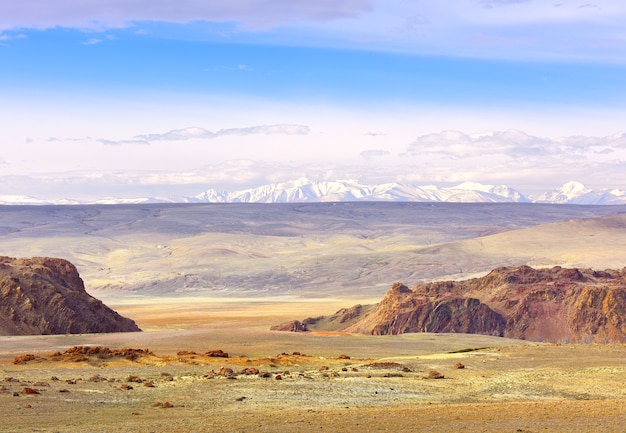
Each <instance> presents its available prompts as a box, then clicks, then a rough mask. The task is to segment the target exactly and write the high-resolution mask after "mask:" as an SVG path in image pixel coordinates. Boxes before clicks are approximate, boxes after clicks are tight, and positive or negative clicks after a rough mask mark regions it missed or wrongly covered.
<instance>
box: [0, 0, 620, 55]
mask: <svg viewBox="0 0 626 433" xmlns="http://www.w3.org/2000/svg"><path fill="white" fill-rule="evenodd" d="M625 20H626V2H618V1H614V0H595V1H593V2H582V1H581V2H572V1H570V2H547V1H546V2H538V1H529V0H482V1H480V0H455V2H454V7H453V8H451V7H450V3H449V2H437V1H428V2H424V1H414V2H407V1H405V0H317V1H308V0H273V1H263V0H231V1H228V2H224V1H217V0H179V1H176V2H172V1H170V0H106V1H105V0H64V1H47V2H42V1H40V0H20V1H19V2H18V1H11V2H9V1H5V2H0V32H2V31H10V32H19V31H21V30H23V29H38V30H46V29H55V28H74V29H81V30H85V31H89V32H97V31H106V30H110V29H120V28H125V27H132V28H133V29H134V30H135V31H136V32H144V34H148V33H150V31H146V29H145V28H143V27H142V26H143V25H144V24H150V23H151V24H155V23H157V24H158V23H170V24H172V23H173V24H176V25H181V26H185V25H187V24H193V25H194V26H202V25H204V27H201V28H202V30H201V31H200V32H198V33H197V34H195V35H196V36H195V37H198V34H203V35H212V36H213V39H215V37H217V38H218V40H230V41H233V42H243V43H255V44H256V43H270V44H278V45H290V46H293V45H296V46H298V45H300V46H311V45H314V46H324V47H331V48H358V49H366V50H371V49H375V50H382V51H401V52H411V53H418V54H434V55H452V56H461V57H483V58H484V57H489V58H507V59H510V58H516V59H544V60H550V61H555V60H564V59H565V60H572V59H573V60H580V59H603V60H605V61H611V62H619V63H623V62H624V58H626V55H625V54H626V46H625V45H626V44H625V43H624V42H625V41H626V27H624V25H623V22H624V21H625ZM148 27H150V26H148ZM178 30H180V31H182V32H183V33H184V30H181V29H178ZM225 35H228V37H227V38H226V39H224V36H225ZM10 37H14V36H13V35H8V34H2V33H0V41H1V40H2V39H3V38H10ZM264 38H267V39H264ZM103 40H105V39H103V38H100V37H93V38H90V39H88V40H87V42H86V43H92V44H97V43H99V42H101V41H103Z"/></svg>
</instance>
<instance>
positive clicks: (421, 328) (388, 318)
mask: <svg viewBox="0 0 626 433" xmlns="http://www.w3.org/2000/svg"><path fill="white" fill-rule="evenodd" d="M346 311H349V310H340V311H339V312H338V313H337V315H336V316H337V317H339V318H340V319H339V322H341V320H342V319H343V318H344V317H345V315H346ZM362 311H364V314H361V315H360V316H359V317H358V318H355V317H354V314H353V315H352V317H350V319H351V320H350V321H349V322H348V323H347V326H345V327H344V328H342V329H341V331H344V332H354V333H364V334H374V335H395V334H402V333H407V332H437V333H447V332H453V333H455V332H461V333H470V334H485V335H495V336H502V337H508V338H518V339H523V340H532V341H551V342H621V343H624V342H626V268H624V269H622V270H620V271H616V270H606V271H594V270H591V269H575V268H573V269H566V268H561V267H560V266H556V267H553V268H551V269H533V268H531V267H529V266H521V267H517V268H506V267H505V268H498V269H494V270H493V271H491V272H490V273H489V274H488V275H486V276H484V277H481V278H474V279H470V280H465V281H441V282H433V283H426V284H420V285H418V286H416V287H414V288H413V289H409V288H408V287H406V286H405V285H403V284H401V283H396V284H394V285H393V286H392V288H391V289H390V290H389V291H388V292H387V294H386V295H385V297H384V298H383V300H382V301H381V302H380V303H379V304H377V305H376V306H375V307H374V308H372V309H362ZM333 322H335V323H336V322H337V320H336V319H335V320H333V318H330V319H327V320H324V321H321V320H319V319H318V320H313V321H311V319H308V320H305V321H304V322H303V323H304V324H305V326H303V327H301V329H298V330H307V327H306V324H307V323H309V324H311V326H310V328H311V329H315V330H317V329H319V328H317V327H316V324H318V323H333ZM276 329H278V330H280V329H281V328H276ZM283 329H288V327H283ZM334 330H337V328H335V329H334Z"/></svg>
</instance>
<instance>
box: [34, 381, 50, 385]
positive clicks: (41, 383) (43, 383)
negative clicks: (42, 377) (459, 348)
mask: <svg viewBox="0 0 626 433" xmlns="http://www.w3.org/2000/svg"><path fill="white" fill-rule="evenodd" d="M33 386H50V384H49V383H48V382H35V383H33Z"/></svg>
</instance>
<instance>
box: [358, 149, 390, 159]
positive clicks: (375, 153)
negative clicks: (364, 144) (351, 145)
mask: <svg viewBox="0 0 626 433" xmlns="http://www.w3.org/2000/svg"><path fill="white" fill-rule="evenodd" d="M390 154H391V152H389V151H388V150H384V149H370V150H364V151H363V152H361V153H360V155H361V156H362V157H363V158H365V159H370V158H376V157H380V156H387V155H390Z"/></svg>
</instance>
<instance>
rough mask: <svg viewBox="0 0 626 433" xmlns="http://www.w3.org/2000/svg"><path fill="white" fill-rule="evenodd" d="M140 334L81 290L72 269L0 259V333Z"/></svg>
mask: <svg viewBox="0 0 626 433" xmlns="http://www.w3.org/2000/svg"><path fill="white" fill-rule="evenodd" d="M133 331H140V329H139V327H138V326H137V325H136V324H135V322H134V321H132V320H131V319H128V318H125V317H122V316H120V315H119V314H118V313H116V312H115V311H113V310H111V309H110V308H109V307H107V306H106V305H104V304H103V303H102V302H101V301H99V300H98V299H96V298H94V297H92V296H91V295H89V294H88V293H87V292H86V291H85V286H84V283H83V280H82V279H81V278H80V276H79V274H78V271H77V269H76V267H75V266H74V265H73V264H72V263H70V262H68V261H67V260H63V259H58V258H48V257H34V258H21V259H16V258H11V257H0V335H48V334H88V333H101V332H133Z"/></svg>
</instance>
